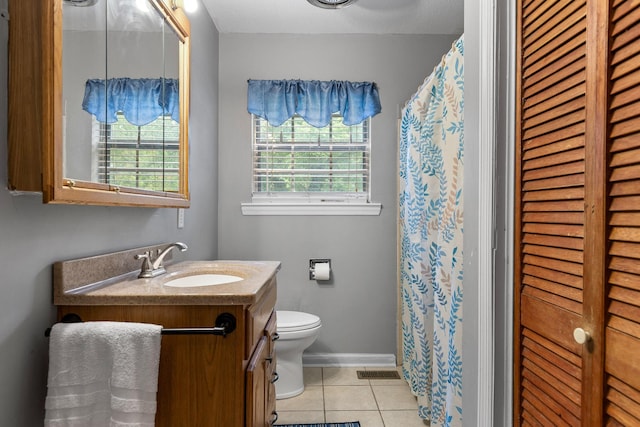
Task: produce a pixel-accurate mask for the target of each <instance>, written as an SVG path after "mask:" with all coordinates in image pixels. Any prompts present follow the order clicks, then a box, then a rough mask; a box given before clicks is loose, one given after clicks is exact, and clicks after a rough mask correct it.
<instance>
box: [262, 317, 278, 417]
mask: <svg viewBox="0 0 640 427" xmlns="http://www.w3.org/2000/svg"><path fill="white" fill-rule="evenodd" d="M276 326H277V325H276V312H275V311H274V312H273V313H272V314H271V317H270V318H269V321H268V322H267V326H266V328H265V331H264V332H265V335H266V337H267V343H268V353H269V357H268V359H267V369H266V373H265V376H266V381H267V384H266V387H267V390H266V394H267V395H266V400H267V402H266V405H265V406H266V408H265V410H266V416H267V421H268V422H269V425H272V424H273V423H275V422H276V420H277V419H278V414H277V412H276V385H275V382H276V381H278V373H277V372H276V366H277V364H276V350H275V347H276V346H275V341H276V340H277V339H278V334H277V333H276Z"/></svg>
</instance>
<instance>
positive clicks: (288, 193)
mask: <svg viewBox="0 0 640 427" xmlns="http://www.w3.org/2000/svg"><path fill="white" fill-rule="evenodd" d="M252 120H253V136H254V138H253V201H254V202H260V201H265V200H274V201H276V202H287V201H294V202H300V201H303V200H306V201H309V202H318V203H322V202H329V203H331V202H340V203H344V202H354V203H367V202H369V198H370V197H369V196H370V179H369V177H370V140H369V119H366V120H364V121H363V122H362V123H360V124H358V125H353V126H346V125H344V124H343V123H342V117H341V116H340V115H338V114H334V115H333V116H332V119H331V122H330V123H329V125H327V126H326V127H324V128H315V127H313V126H311V125H309V124H308V123H306V122H305V121H304V120H303V119H302V118H301V117H299V116H293V117H292V118H291V119H289V120H287V121H286V122H284V123H283V124H282V125H281V126H277V127H276V126H272V125H270V124H269V123H268V122H267V121H266V120H264V119H262V118H260V117H258V116H255V115H253V116H252Z"/></svg>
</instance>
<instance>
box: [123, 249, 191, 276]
mask: <svg viewBox="0 0 640 427" xmlns="http://www.w3.org/2000/svg"><path fill="white" fill-rule="evenodd" d="M173 248H178V249H180V252H184V251H186V250H187V245H185V244H184V243H181V242H175V243H171V244H170V245H169V246H167V247H166V248H164V249H163V251H162V252H160V254H159V255H158V257H157V258H156V259H155V261H153V262H151V251H147V252H145V253H143V254H139V255H136V256H135V258H136V259H141V260H143V261H142V268H141V269H140V274H139V275H138V277H140V278H149V277H156V276H159V275H161V274H164V273H166V272H167V270H165V269H164V266H163V265H162V260H163V259H164V257H165V256H166V255H167V254H168V253H169V252H171V250H172V249H173Z"/></svg>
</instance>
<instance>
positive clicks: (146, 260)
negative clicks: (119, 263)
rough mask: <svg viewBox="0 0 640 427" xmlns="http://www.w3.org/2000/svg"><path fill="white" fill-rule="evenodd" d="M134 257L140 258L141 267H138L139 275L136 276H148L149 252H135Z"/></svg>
mask: <svg viewBox="0 0 640 427" xmlns="http://www.w3.org/2000/svg"><path fill="white" fill-rule="evenodd" d="M134 258H135V259H141V260H142V267H141V268H140V275H139V276H138V277H148V274H149V273H150V272H151V270H152V268H151V252H150V251H146V252H145V253H143V254H137V255H136V256H135V257H134Z"/></svg>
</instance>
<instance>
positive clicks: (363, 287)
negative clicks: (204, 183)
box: [218, 34, 457, 354]
mask: <svg viewBox="0 0 640 427" xmlns="http://www.w3.org/2000/svg"><path fill="white" fill-rule="evenodd" d="M455 38H457V37H456V36H453V35H449V36H400V35H392V36H382V35H373V36H369V35H325V36H322V35H263V34H260V35H249V34H221V36H220V105H221V106H223V108H221V109H220V133H219V138H220V176H221V180H220V190H219V191H220V199H219V203H220V211H219V217H218V218H219V227H218V228H219V241H218V252H219V255H220V257H221V258H228V259H233V258H244V259H246V258H248V259H275V260H279V261H281V262H282V270H281V272H280V273H279V275H278V303H277V308H278V309H289V310H301V311H306V312H310V313H314V314H317V315H318V316H320V318H321V319H322V322H323V328H322V330H321V332H320V336H319V338H318V340H317V341H316V343H315V344H313V345H312V347H311V348H310V349H309V352H310V353H370V354H395V352H396V328H397V314H396V313H397V309H396V305H397V302H396V301H397V297H396V294H397V287H396V218H397V215H396V203H397V202H396V200H397V197H396V176H397V172H396V170H397V161H396V158H397V119H398V108H399V106H400V105H404V102H405V101H406V100H408V98H409V97H410V96H411V95H412V94H413V93H414V92H415V91H416V90H417V89H418V87H419V86H420V85H421V84H422V82H423V80H424V79H425V78H426V77H427V76H428V75H429V74H430V73H431V71H432V70H433V68H434V67H435V65H436V64H437V63H438V61H440V60H441V58H442V55H444V54H445V53H446V52H447V51H448V50H449V49H450V47H451V43H452V41H453V40H454V39H455ZM250 78H252V79H296V78H299V79H305V80H311V79H317V80H331V79H336V80H354V81H374V82H376V83H377V84H378V87H379V91H380V99H381V102H382V113H380V114H379V115H377V116H375V117H374V118H373V119H372V121H371V140H372V198H373V201H374V202H380V203H382V205H383V209H382V213H381V215H380V216H243V215H242V214H241V211H240V204H241V203H242V202H247V201H249V200H250V195H251V122H250V115H249V114H248V113H247V79H250ZM310 258H331V260H332V269H333V275H334V276H333V283H331V284H318V283H316V282H315V281H310V280H309V277H308V262H309V259H310Z"/></svg>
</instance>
